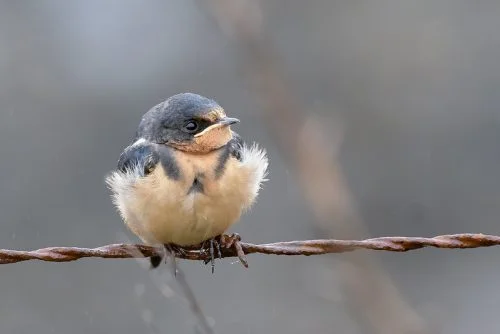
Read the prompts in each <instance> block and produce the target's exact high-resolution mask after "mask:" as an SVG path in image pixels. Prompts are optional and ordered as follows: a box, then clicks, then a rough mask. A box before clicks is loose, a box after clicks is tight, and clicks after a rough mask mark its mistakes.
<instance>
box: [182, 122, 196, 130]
mask: <svg viewBox="0 0 500 334" xmlns="http://www.w3.org/2000/svg"><path fill="white" fill-rule="evenodd" d="M184 128H185V129H186V130H187V131H189V132H194V131H196V130H198V122H196V121H194V120H191V121H189V122H187V123H186V125H184Z"/></svg>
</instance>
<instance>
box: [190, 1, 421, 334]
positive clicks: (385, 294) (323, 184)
mask: <svg viewBox="0 0 500 334" xmlns="http://www.w3.org/2000/svg"><path fill="white" fill-rule="evenodd" d="M199 3H200V4H201V5H203V6H206V7H205V8H206V9H207V12H208V13H210V14H211V15H212V16H211V17H212V18H214V21H215V22H216V23H217V24H218V26H219V27H220V28H221V30H222V31H223V32H224V33H225V34H226V35H227V36H228V37H229V38H231V39H232V41H233V42H234V43H235V45H236V46H237V51H239V52H240V53H239V54H238V55H239V56H240V59H241V60H242V61H241V63H240V68H241V69H242V70H243V71H244V72H245V76H246V78H248V79H249V82H250V83H251V85H252V87H253V88H254V92H255V99H256V100H258V101H259V102H260V104H261V105H262V108H259V109H261V110H262V111H263V112H262V113H261V116H262V118H263V119H264V122H263V123H264V124H265V125H266V126H267V127H268V129H269V130H270V131H269V133H270V134H272V135H273V136H275V139H276V140H277V144H278V145H279V146H280V148H281V154H282V155H283V156H284V157H285V158H286V159H287V160H288V164H289V166H290V167H291V169H293V170H294V172H295V173H296V175H297V179H298V180H299V181H300V183H301V186H302V188H303V191H304V199H305V200H306V203H307V204H308V207H309V209H310V210H311V212H312V214H313V215H314V217H315V218H316V219H315V223H316V226H317V227H319V229H320V230H322V232H323V233H324V234H326V236H327V238H343V239H360V238H366V237H367V236H368V229H367V228H366V227H365V226H364V224H363V220H362V218H361V217H360V214H359V213H358V210H357V209H356V205H355V203H354V200H353V196H352V195H351V192H350V189H349V186H348V184H347V182H346V180H345V177H344V173H343V171H342V168H341V165H340V163H339V161H338V159H336V157H334V156H330V154H331V153H332V152H334V151H336V150H338V149H339V147H340V140H339V136H338V132H337V131H336V130H338V127H335V128H334V129H333V130H334V131H332V127H331V126H330V127H329V128H328V136H326V131H325V129H324V126H323V124H321V122H317V121H315V120H313V119H311V117H310V113H308V108H309V105H308V104H307V103H303V101H301V100H300V99H299V98H298V96H299V95H298V94H296V92H294V90H293V88H292V87H291V85H290V84H289V82H288V80H287V79H286V73H287V69H286V68H284V67H285V66H284V63H285V62H284V61H283V60H282V59H281V57H280V56H279V55H278V52H277V51H276V48H275V47H274V45H273V42H272V41H271V40H270V38H269V35H267V34H266V33H265V32H264V26H265V24H263V20H264V17H265V13H264V11H263V10H262V8H261V3H263V2H261V1H259V0H211V1H200V2H199ZM304 125H307V126H304ZM332 132H336V133H333V137H334V138H333V139H334V140H332V138H331V135H332ZM342 260H343V261H341V262H339V263H337V268H336V269H335V273H336V274H337V275H339V276H340V278H341V279H340V281H339V282H340V283H341V284H340V285H341V287H342V290H343V294H344V298H343V299H344V300H345V301H347V303H349V306H350V307H349V309H350V310H351V312H350V313H351V314H352V315H353V316H355V317H359V319H360V320H361V321H360V323H362V324H363V325H365V326H366V327H367V332H370V333H378V334H385V333H401V334H410V333H411V334H416V333H419V334H421V333H426V332H428V329H427V325H426V324H425V321H424V320H423V319H422V318H421V317H420V316H419V315H418V314H417V313H416V312H415V311H414V310H413V309H412V307H411V306H410V305H409V304H408V303H407V302H405V300H404V298H403V297H402V296H401V294H400V293H399V291H398V289H397V288H396V287H395V286H394V284H393V283H392V280H391V278H390V277H389V275H388V274H387V273H385V272H384V270H383V269H382V268H381V267H380V266H379V265H378V263H377V259H376V258H375V257H374V256H372V255H371V254H370V255H369V254H361V253H354V254H350V255H349V256H345V257H343V258H342ZM339 266H340V267H341V268H339Z"/></svg>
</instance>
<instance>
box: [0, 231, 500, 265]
mask: <svg viewBox="0 0 500 334" xmlns="http://www.w3.org/2000/svg"><path fill="white" fill-rule="evenodd" d="M238 244H239V247H231V248H222V249H221V257H222V258H226V257H239V258H242V257H243V256H244V255H246V254H254V253H259V254H274V255H321V254H333V253H344V252H352V251H354V250H360V249H365V250H381V251H389V252H407V251H411V250H415V249H420V248H424V247H434V248H448V249H456V248H462V249H463V248H478V247H490V246H498V245H500V236H495V235H487V234H472V233H464V234H451V235H440V236H436V237H433V238H421V237H381V238H372V239H365V240H335V239H320V240H303V241H286V242H275V243H270V244H261V245H256V244H250V243H245V242H239V243H238ZM162 252H163V249H161V248H160V247H158V248H157V247H150V246H146V245H140V244H138V245H131V244H112V245H106V246H102V247H97V248H79V247H48V248H42V249H38V250H32V251H19V250H9V249H0V264H7V263H16V262H22V261H28V260H40V261H48V262H70V261H75V260H78V259H81V258H85V257H97V258H105V259H109V258H113V259H126V258H139V257H151V256H158V255H162ZM176 256H177V257H178V258H181V259H187V260H202V261H205V260H207V259H208V257H209V256H210V255H209V254H206V253H205V252H200V251H199V250H193V249H185V251H184V253H177V254H176ZM245 262H246V261H245Z"/></svg>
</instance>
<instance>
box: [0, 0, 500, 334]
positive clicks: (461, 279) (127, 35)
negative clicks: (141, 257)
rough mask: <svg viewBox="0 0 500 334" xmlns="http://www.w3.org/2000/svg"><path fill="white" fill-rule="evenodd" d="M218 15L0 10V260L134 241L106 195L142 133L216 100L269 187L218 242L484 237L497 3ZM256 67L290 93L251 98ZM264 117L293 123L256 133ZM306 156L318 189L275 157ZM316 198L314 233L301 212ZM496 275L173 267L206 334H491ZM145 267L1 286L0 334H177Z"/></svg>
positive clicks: (302, 4) (187, 320) (439, 263)
mask: <svg viewBox="0 0 500 334" xmlns="http://www.w3.org/2000/svg"><path fill="white" fill-rule="evenodd" d="M221 4H222V5H221ZM211 5H214V6H215V8H217V6H219V9H218V10H217V9H216V10H213V8H209V7H211ZM220 6H222V7H220ZM239 6H241V7H239ZM245 6H247V7H245ZM229 7H231V10H228V12H225V10H226V9H225V8H224V2H223V1H213V2H208V1H207V2H206V3H205V2H204V1H180V0H178V1H160V0H148V1H133V0H106V1H100V0H81V1H55V0H32V1H24V0H16V1H7V0H5V1H0V212H1V216H2V224H1V230H0V247H1V248H8V249H36V248H40V247H46V246H81V247H96V246H100V245H104V244H108V243H115V242H122V241H132V242H136V241H137V240H136V239H135V238H133V236H132V235H130V234H129V233H128V232H127V231H126V230H125V227H124V226H123V224H122V223H121V221H120V219H119V216H118V214H117V213H116V211H115V209H114V208H113V206H112V204H111V201H110V199H109V192H108V191H107V189H106V187H105V185H104V177H105V175H106V174H107V173H108V172H109V171H110V170H111V169H113V168H114V167H115V164H116V160H117V158H118V156H119V154H120V152H121V150H122V149H123V148H124V147H125V146H126V145H127V144H128V143H129V141H130V140H131V139H132V137H133V135H134V131H135V128H136V126H137V124H138V122H139V120H140V117H141V116H142V114H143V113H144V112H146V111H147V110H148V109H149V108H150V107H152V106H153V105H155V104H157V103H159V102H161V101H162V100H164V99H166V98H167V97H168V96H171V95H173V94H176V93H179V92H183V91H191V92H196V93H199V94H202V95H206V96H209V97H212V98H215V99H216V100H217V101H218V102H219V103H220V104H221V105H222V106H223V107H224V108H225V109H226V111H227V112H228V113H229V114H231V115H233V116H235V117H238V118H240V119H241V120H242V122H241V124H240V125H238V128H237V129H236V131H238V132H239V133H240V134H241V135H242V136H243V137H244V138H245V139H246V140H247V141H250V142H251V141H258V142H259V143H261V144H262V145H263V146H264V147H266V148H267V150H268V154H269V158H270V162H271V165H270V175H269V182H267V183H266V184H265V187H264V189H263V191H262V192H261V195H260V197H259V200H258V202H257V204H256V205H255V206H254V208H253V210H252V211H251V212H250V213H249V214H247V215H246V216H245V217H244V218H243V219H242V220H241V222H240V223H239V224H238V225H237V226H235V227H234V229H233V231H236V232H239V233H240V234H241V235H242V237H243V238H244V239H245V240H247V241H249V242H256V243H260V242H272V241H284V240H293V239H310V238H320V237H344V236H345V237H347V236H351V237H357V236H359V237H362V236H367V235H372V236H391V235H405V236H433V235H436V234H448V233H461V232H482V233H490V234H499V233H500V226H499V223H498V219H499V217H500V205H499V202H500V178H499V170H500V169H499V164H500V148H499V147H500V146H499V142H500V111H499V106H500V91H499V87H500V67H499V66H498V60H499V59H500V34H498V31H499V29H500V20H499V17H500V2H498V1H494V0H489V1H488V0H484V1H483V0H479V1H473V2H471V1H459V0H432V1H431V0H422V1H418V2H414V1H394V0H392V1H391V0H379V1H368V0H360V1H326V0H323V1H321V0H315V1H307V2H306V1H298V0H293V1H291V0H273V1H263V2H261V3H260V4H259V3H257V2H255V4H253V5H250V7H248V4H245V2H244V1H242V0H241V1H236V2H234V4H233V5H232V6H229ZM233 7H234V8H233ZM238 8H239V9H238ZM241 8H243V10H240V9H241ZM217 13H218V14H217ZM231 15H233V16H231ZM233 19H234V20H236V21H237V22H243V25H238V24H234V23H235V21H234V20H233ZM232 20H233V21H232ZM238 20H239V21H238ZM231 22H232V23H231ZM245 24H247V25H250V26H251V27H254V28H255V27H256V28H255V31H253V30H252V29H250V30H251V31H250V32H248V31H246V30H245V27H246V26H245ZM242 27H243V28H242ZM257 35H258V36H259V37H258V38H254V37H255V36H257ZM245 36H246V37H247V38H248V36H250V37H249V38H250V42H248V41H244V40H243V41H242V40H241V39H242V38H244V37H245ZM252 36H253V37H252ZM252 40H253V42H252ZM261 40H265V43H263V45H264V46H265V47H264V49H262V48H260V47H257V48H256V49H257V50H258V51H257V52H252V50H254V51H255V48H252V47H250V48H248V46H249V45H250V46H252V45H253V44H252V43H255V41H257V43H259V41H261ZM247 42H248V43H247ZM245 46H246V47H245ZM262 50H264V51H262ZM262 52H264V54H266V52H269V53H272V54H273V57H274V58H273V59H274V60H273V61H274V62H275V63H273V64H274V65H272V66H271V67H270V68H271V69H272V70H273V69H275V68H278V67H279V71H277V74H276V76H277V77H278V78H279V80H281V81H279V82H280V85H282V86H280V87H281V88H282V89H285V90H286V91H287V93H286V94H284V95H279V94H278V95H279V96H278V95H275V94H267V96H263V95H265V91H267V92H268V93H269V91H268V90H267V89H266V90H265V91H264V94H263V90H262V89H259V88H262V84H263V81H259V80H264V81H265V82H267V83H268V84H269V82H271V84H273V82H272V80H271V81H269V82H268V81H266V79H265V78H263V77H262V76H260V77H259V76H258V75H257V77H258V78H257V79H256V80H255V78H251V77H252V74H253V73H254V72H255V71H256V69H257V71H258V69H259V68H260V69H262V67H260V66H259V65H255V64H256V62H257V63H258V62H259V61H262V59H263V58H262V57H260V58H259V55H260V56H262ZM264 58H265V57H264ZM278 65H279V66H278ZM271 72H272V71H271ZM271 75H274V74H272V73H271ZM259 78H260V79H259ZM283 87H284V88H283ZM266 88H267V86H266ZM273 97H276V98H277V99H278V100H280V99H281V102H280V103H281V104H280V103H278V105H279V106H283V105H284V104H283V103H285V104H286V103H289V106H290V108H283V110H282V112H281V113H278V114H276V115H274V116H273V115H271V118H272V117H275V116H276V117H275V118H272V119H274V121H272V122H271V121H270V119H271V118H270V117H268V116H269V113H270V112H272V111H273V104H272V103H270V102H269V100H270V99H273ZM291 97H292V98H291ZM288 109H290V110H288ZM292 110H294V112H292ZM286 112H291V113H290V114H286ZM266 115H267V116H266ZM287 115H288V116H287ZM289 116H290V117H289ZM280 117H281V119H280ZM288 118H290V119H293V121H292V123H293V126H288V125H289V124H290V122H291V121H290V119H288ZM270 123H272V124H274V125H273V126H269V124H270ZM280 124H281V125H282V126H281V127H280ZM308 124H309V125H308ZM311 124H312V125H311ZM318 124H321V126H317V125H318ZM279 131H281V132H283V133H286V135H280V134H278V133H277V132H279ZM308 131H309V132H308ZM319 133H321V136H322V138H323V142H322V143H323V144H322V145H316V143H317V142H318V140H317V139H314V138H316V137H315V135H316V134H318V135H319ZM321 136H320V137H321ZM279 138H286V140H285V143H284V142H283V140H281V141H280V139H279ZM291 138H295V139H297V142H296V143H295V142H293V140H292V141H290V140H291ZM287 140H288V146H287V142H286V141H287ZM295 145H298V146H295ZM308 145H311V146H314V147H311V150H312V151H313V152H318V153H320V154H319V155H317V156H316V157H318V156H319V157H322V158H323V159H324V162H325V164H326V165H327V167H328V168H330V169H331V174H328V175H333V176H334V179H335V180H336V181H335V180H333V181H332V180H330V181H332V182H329V181H328V180H327V179H328V177H326V178H325V182H326V183H325V184H326V185H327V186H332V185H335V189H326V190H325V189H324V188H325V187H323V189H322V190H321V184H322V183H321V181H322V180H319V181H318V180H317V178H316V180H314V178H315V177H316V176H317V175H318V174H314V173H311V174H308V171H309V172H310V170H309V169H308V167H307V164H306V166H297V163H296V162H297V161H300V159H298V160H297V159H294V158H293V157H291V156H293V155H294V154H296V153H297V151H294V149H293V148H294V147H303V148H304V147H307V146H308ZM287 150H288V151H287ZM297 150H299V149H298V148H297ZM303 150H304V149H303ZM294 161H295V162H294ZM299 165H300V163H299ZM309 167H310V166H309ZM327 167H325V168H327ZM313 174H314V175H313ZM300 175H302V176H300ZM308 175H309V176H310V178H311V179H310V181H311V182H313V181H314V182H316V183H317V184H318V185H320V186H319V188H317V191H318V192H319V191H320V190H321V191H323V193H321V192H320V193H319V196H316V197H315V195H314V192H311V191H305V189H306V188H307V184H308V182H309V179H308ZM319 175H322V174H319ZM323 175H327V174H323ZM327 181H328V182H327ZM334 181H335V182H334ZM309 190H310V189H309ZM328 194H330V197H326V198H327V200H326V202H328V201H330V202H332V201H333V202H335V201H337V202H336V203H337V205H336V206H333V207H332V206H331V205H330V208H329V210H330V211H329V212H328V210H327V211H326V212H327V213H329V214H328V215H326V217H325V215H323V216H322V213H323V214H324V213H325V211H321V210H322V208H323V209H324V206H323V207H322V206H321V205H319V206H318V207H319V208H318V207H316V208H315V204H317V201H318V198H325V196H328ZM332 194H333V195H332ZM330 204H331V203H330ZM320 218H321V219H320ZM329 224H331V226H329ZM352 226H356V228H354V229H353V230H350V229H351V228H352ZM346 229H347V230H349V231H347V232H346ZM361 253H362V254H366V255H368V253H367V252H360V254H361ZM370 255H375V254H373V252H372V253H370ZM499 255H500V253H499V250H498V249H496V248H490V249H477V250H465V251H463V250H451V251H446V250H436V249H423V250H418V251H414V252H409V253H383V254H382V253H377V254H376V256H377V257H376V258H375V257H369V258H368V257H363V259H362V260H359V259H358V258H354V257H352V256H351V255H349V256H348V255H332V256H321V257H277V256H261V255H252V256H250V257H249V261H250V269H248V270H245V269H244V268H242V267H241V266H240V265H239V264H238V263H233V262H234V261H231V260H230V259H227V260H224V261H222V262H218V263H217V267H216V272H215V274H214V275H212V274H211V273H210V268H209V267H205V266H204V265H202V264H201V263H195V262H186V261H184V262H181V264H180V265H181V268H182V269H183V270H184V272H185V274H186V276H187V280H188V282H189V283H190V285H191V287H192V289H193V291H194V293H195V295H196V298H197V299H198V300H199V302H200V304H201V306H202V307H203V310H204V312H205V313H206V315H207V316H208V317H209V322H210V323H211V324H212V325H213V329H214V331H215V332H216V333H343V334H344V333H345V334H350V333H454V334H461V333H470V332H471V331H481V332H493V333H494V332H496V331H500V320H499V318H498V311H499V309H500V289H499V285H498V282H499V279H498V278H499V276H500V269H499V268H500V266H499V264H500V261H499V259H500V256H499ZM356 256H358V255H356ZM359 256H361V255H359ZM363 256H365V255H363ZM351 261H354V262H351ZM356 261H357V262H356ZM144 263H145V262H144V261H139V262H138V261H136V260H101V259H85V260H80V261H76V262H72V263H61V264H59V263H42V262H35V261H30V262H24V263H19V264H12V265H3V266H0V333H38V334H45V333H73V334H80V333H120V334H128V333H194V332H195V331H196V318H195V317H194V316H193V313H192V312H191V311H190V309H189V307H188V305H187V303H186V302H185V300H184V298H183V295H182V293H181V292H180V290H179V289H178V286H177V285H176V282H175V280H174V279H173V278H172V277H171V276H170V275H169V273H168V272H167V270H166V269H165V268H163V269H161V270H159V271H157V272H155V273H151V272H149V271H148V270H147V269H145V268H144V266H143V265H141V264H144ZM360 263H361V265H360Z"/></svg>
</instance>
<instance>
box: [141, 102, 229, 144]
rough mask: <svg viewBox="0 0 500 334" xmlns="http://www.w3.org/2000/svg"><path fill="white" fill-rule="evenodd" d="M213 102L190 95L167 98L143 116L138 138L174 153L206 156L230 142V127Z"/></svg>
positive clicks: (224, 114) (218, 106)
mask: <svg viewBox="0 0 500 334" xmlns="http://www.w3.org/2000/svg"><path fill="white" fill-rule="evenodd" d="M238 122H239V120H238V119H236V118H231V117H227V116H226V113H225V112H224V109H222V107H221V106H220V105H219V104H218V103H217V102H215V101H214V100H211V99H208V98H206V97H203V96H201V95H197V94H193V93H182V94H177V95H174V96H171V97H169V98H168V99H167V100H166V101H164V102H162V103H160V104H158V105H156V106H155V107H153V108H151V109H150V110H149V111H148V112H147V113H145V114H144V116H143V117H142V120H141V122H140V124H139V128H138V130H137V137H139V138H144V139H146V140H148V141H151V142H153V143H156V144H164V145H169V146H172V147H174V148H176V149H179V150H183V151H187V152H193V153H208V152H210V151H213V150H216V149H218V148H220V147H222V146H224V145H226V144H227V143H228V142H229V141H230V140H231V138H232V132H231V129H230V125H231V124H235V123H238Z"/></svg>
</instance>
